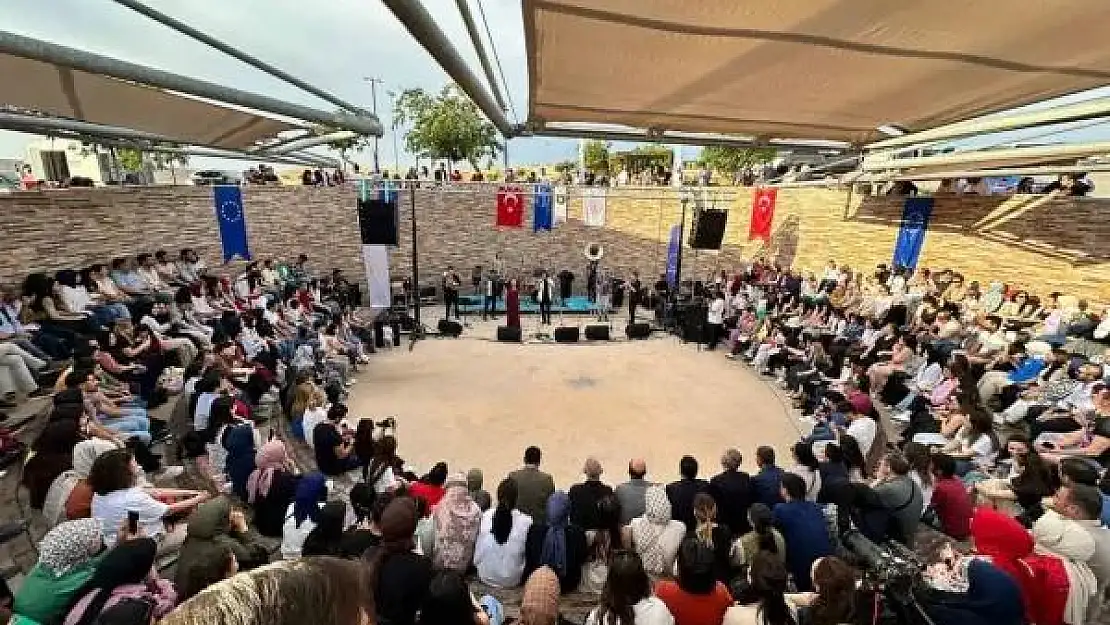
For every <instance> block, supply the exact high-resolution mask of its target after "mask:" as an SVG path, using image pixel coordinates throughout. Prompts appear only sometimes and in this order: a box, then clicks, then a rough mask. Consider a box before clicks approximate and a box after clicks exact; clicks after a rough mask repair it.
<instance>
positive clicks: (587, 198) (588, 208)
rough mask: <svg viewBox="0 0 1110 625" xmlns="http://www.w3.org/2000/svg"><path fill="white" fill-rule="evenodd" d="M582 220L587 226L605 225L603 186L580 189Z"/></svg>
mask: <svg viewBox="0 0 1110 625" xmlns="http://www.w3.org/2000/svg"><path fill="white" fill-rule="evenodd" d="M582 221H583V222H584V223H585V224H586V225H587V226H597V227H601V226H604V225H605V187H586V188H584V189H582Z"/></svg>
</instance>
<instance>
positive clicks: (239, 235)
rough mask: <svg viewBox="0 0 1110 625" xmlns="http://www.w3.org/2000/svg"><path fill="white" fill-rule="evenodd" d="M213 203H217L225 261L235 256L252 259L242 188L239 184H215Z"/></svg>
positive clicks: (221, 244) (217, 216) (217, 217)
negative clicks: (248, 242) (248, 244)
mask: <svg viewBox="0 0 1110 625" xmlns="http://www.w3.org/2000/svg"><path fill="white" fill-rule="evenodd" d="M212 203H213V204H214V205H215V208H216V222H217V223H218V224H219V227H220V246H221V247H222V248H223V254H224V262H225V263H226V262H228V261H230V260H233V259H235V258H240V259H242V260H250V258H251V252H250V248H249V247H248V246H247V218H246V215H245V214H244V213H243V191H242V189H240V188H239V187H238V186H237V185H217V186H214V187H212Z"/></svg>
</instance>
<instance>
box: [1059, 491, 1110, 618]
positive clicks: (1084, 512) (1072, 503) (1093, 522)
mask: <svg viewBox="0 0 1110 625" xmlns="http://www.w3.org/2000/svg"><path fill="white" fill-rule="evenodd" d="M1052 508H1053V510H1055V511H1056V512H1058V513H1060V515H1061V516H1062V517H1064V518H1065V519H1069V520H1071V521H1073V522H1075V523H1076V524H1078V525H1080V526H1082V527H1083V528H1084V529H1086V530H1087V533H1088V534H1090V536H1091V538H1092V539H1094V543H1095V551H1094V554H1093V555H1092V556H1091V558H1090V560H1088V561H1087V565H1088V566H1089V567H1090V568H1091V572H1092V573H1094V576H1095V580H1097V582H1098V590H1097V592H1096V593H1095V598H1094V599H1093V600H1092V601H1091V602H1090V606H1089V607H1088V608H1087V622H1090V623H1093V622H1096V621H1098V619H1099V615H1100V613H1101V608H1102V601H1101V598H1102V597H1105V596H1106V589H1107V588H1108V587H1110V529H1107V528H1105V527H1102V525H1101V524H1100V523H1099V515H1101V514H1102V497H1101V496H1100V493H1099V492H1098V489H1097V488H1095V487H1094V486H1088V485H1086V484H1073V485H1071V486H1062V487H1060V488H1059V489H1058V490H1057V491H1056V495H1055V497H1054V498H1053V502H1052Z"/></svg>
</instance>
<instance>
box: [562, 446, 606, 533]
mask: <svg viewBox="0 0 1110 625" xmlns="http://www.w3.org/2000/svg"><path fill="white" fill-rule="evenodd" d="M582 473H584V474H585V475H586V480H585V481H584V482H582V483H581V484H575V485H574V486H571V487H570V490H569V491H567V495H568V496H569V497H570V521H571V523H574V524H575V525H577V526H578V527H581V528H582V529H584V530H597V529H603V528H602V527H601V526H600V521H599V518H598V510H597V504H598V502H599V501H601V500H602V499H603V498H605V497H608V496H610V495H612V494H613V489H612V488H611V487H610V486H609V485H608V484H603V483H602V482H601V473H602V468H601V463H600V462H598V460H597V458H592V457H591V458H586V464H585V465H584V466H583V467H582Z"/></svg>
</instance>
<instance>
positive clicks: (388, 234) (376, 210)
mask: <svg viewBox="0 0 1110 625" xmlns="http://www.w3.org/2000/svg"><path fill="white" fill-rule="evenodd" d="M358 226H359V235H360V238H361V239H362V244H363V245H397V202H396V201H393V202H386V201H385V200H381V199H373V200H369V199H368V200H359V201H358Z"/></svg>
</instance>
